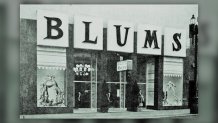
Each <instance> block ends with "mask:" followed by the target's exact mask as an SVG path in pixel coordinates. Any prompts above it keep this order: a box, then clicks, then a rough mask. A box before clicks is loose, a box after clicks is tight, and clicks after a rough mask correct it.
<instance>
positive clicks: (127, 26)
mask: <svg viewBox="0 0 218 123" xmlns="http://www.w3.org/2000/svg"><path fill="white" fill-rule="evenodd" d="M133 29H134V26H133V24H132V23H128V22H123V21H108V26H107V50H108V51H117V52H127V53H133V43H134V39H133V35H134V30H133Z"/></svg>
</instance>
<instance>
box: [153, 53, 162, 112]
mask: <svg viewBox="0 0 218 123" xmlns="http://www.w3.org/2000/svg"><path fill="white" fill-rule="evenodd" d="M154 71H155V73H154V107H153V108H154V109H156V110H160V109H161V108H162V106H163V57H162V56H155V68H154Z"/></svg>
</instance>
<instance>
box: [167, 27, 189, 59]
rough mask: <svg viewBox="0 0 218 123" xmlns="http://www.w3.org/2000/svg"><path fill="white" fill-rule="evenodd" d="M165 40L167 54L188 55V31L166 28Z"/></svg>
mask: <svg viewBox="0 0 218 123" xmlns="http://www.w3.org/2000/svg"><path fill="white" fill-rule="evenodd" d="M164 37H165V40H164V55H165V56H180V57H186V31H185V30H181V29H174V28H166V29H165V35H164Z"/></svg>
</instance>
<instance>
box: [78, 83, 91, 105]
mask: <svg viewBox="0 0 218 123" xmlns="http://www.w3.org/2000/svg"><path fill="white" fill-rule="evenodd" d="M75 107H76V108H90V107H91V83H85V82H76V83H75Z"/></svg>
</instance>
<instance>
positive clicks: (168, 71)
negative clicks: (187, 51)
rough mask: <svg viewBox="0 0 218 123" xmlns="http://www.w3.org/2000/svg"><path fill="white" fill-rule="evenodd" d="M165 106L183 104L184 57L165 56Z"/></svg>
mask: <svg viewBox="0 0 218 123" xmlns="http://www.w3.org/2000/svg"><path fill="white" fill-rule="evenodd" d="M163 94H164V98H163V106H181V105H182V96H183V59H182V58H167V57H165V58H164V77H163Z"/></svg>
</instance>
